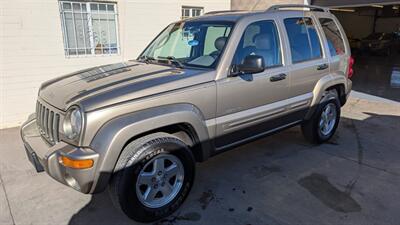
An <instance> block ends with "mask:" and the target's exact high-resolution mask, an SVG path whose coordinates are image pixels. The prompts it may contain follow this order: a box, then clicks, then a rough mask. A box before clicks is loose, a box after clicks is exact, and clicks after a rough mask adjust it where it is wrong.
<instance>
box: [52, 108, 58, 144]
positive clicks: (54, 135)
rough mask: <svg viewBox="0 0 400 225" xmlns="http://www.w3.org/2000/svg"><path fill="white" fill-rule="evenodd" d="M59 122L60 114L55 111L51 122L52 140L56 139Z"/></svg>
mask: <svg viewBox="0 0 400 225" xmlns="http://www.w3.org/2000/svg"><path fill="white" fill-rule="evenodd" d="M59 123H60V115H58V114H57V113H55V116H54V122H53V140H54V141H58V140H59V139H58V127H59Z"/></svg>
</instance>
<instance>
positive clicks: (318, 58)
mask: <svg viewBox="0 0 400 225" xmlns="http://www.w3.org/2000/svg"><path fill="white" fill-rule="evenodd" d="M300 18H302V19H305V18H309V19H311V21H312V22H313V26H314V29H315V32H316V34H317V37H318V40H319V47H320V50H321V56H319V57H315V58H310V59H305V60H299V61H293V55H292V46H291V44H290V38H289V32H288V29H287V27H286V25H285V20H287V19H300ZM315 21H318V19H315V17H313V16H311V15H308V16H292V17H285V18H283V19H282V26H283V27H284V29H285V32H286V38H287V44H288V51H289V52H290V57H289V58H290V62H291V64H293V65H294V64H299V63H304V62H311V61H315V60H320V59H324V58H325V57H326V54H325V45H324V43H323V42H322V40H323V39H322V37H321V34H320V31H319V28H318V25H319V21H318V24H317V23H316V22H315ZM307 37H308V41H309V43H310V49H311V50H312V47H311V39H310V34H309V32H308V29H307Z"/></svg>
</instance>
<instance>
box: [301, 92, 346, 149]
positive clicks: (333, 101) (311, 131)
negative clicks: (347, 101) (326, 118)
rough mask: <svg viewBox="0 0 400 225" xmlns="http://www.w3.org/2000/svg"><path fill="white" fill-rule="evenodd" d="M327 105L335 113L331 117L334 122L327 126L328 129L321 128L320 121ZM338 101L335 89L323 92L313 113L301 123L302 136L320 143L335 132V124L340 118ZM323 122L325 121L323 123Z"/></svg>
mask: <svg viewBox="0 0 400 225" xmlns="http://www.w3.org/2000/svg"><path fill="white" fill-rule="evenodd" d="M327 107H331V110H332V111H333V110H335V112H336V113H335V115H332V116H331V117H332V118H334V123H330V124H332V125H329V126H327V128H330V129H322V128H321V127H320V123H321V120H322V117H323V112H324V110H328V109H327ZM340 107H341V105H340V101H339V98H338V94H337V91H336V90H330V91H327V92H325V93H324V96H323V98H322V100H321V102H320V103H319V105H318V107H317V109H316V110H315V112H314V114H313V115H312V116H311V118H310V119H309V120H306V121H304V122H303V123H302V124H301V130H302V133H303V135H304V137H305V138H306V139H307V140H308V141H309V142H311V143H313V144H321V143H323V142H326V141H328V140H329V139H331V138H332V136H333V135H334V134H335V131H336V129H337V126H338V124H339V120H340ZM324 124H325V123H324Z"/></svg>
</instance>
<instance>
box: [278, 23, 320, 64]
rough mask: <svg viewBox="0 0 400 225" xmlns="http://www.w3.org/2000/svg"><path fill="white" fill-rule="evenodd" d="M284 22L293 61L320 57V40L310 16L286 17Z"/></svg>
mask: <svg viewBox="0 0 400 225" xmlns="http://www.w3.org/2000/svg"><path fill="white" fill-rule="evenodd" d="M284 24H285V28H286V31H287V34H288V37H289V44H290V50H291V53H292V62H293V63H298V62H303V61H308V60H313V59H317V58H322V50H321V42H320V40H319V37H318V33H317V30H316V29H315V25H314V23H313V21H312V19H311V18H308V17H298V18H287V19H285V20H284Z"/></svg>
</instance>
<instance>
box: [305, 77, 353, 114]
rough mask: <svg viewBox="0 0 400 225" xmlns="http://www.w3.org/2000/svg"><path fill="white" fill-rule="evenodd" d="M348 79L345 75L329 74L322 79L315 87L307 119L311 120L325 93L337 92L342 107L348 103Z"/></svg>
mask: <svg viewBox="0 0 400 225" xmlns="http://www.w3.org/2000/svg"><path fill="white" fill-rule="evenodd" d="M346 79H347V78H346V77H345V76H343V75H337V74H329V75H326V76H324V77H322V78H321V79H320V80H319V81H318V82H317V84H316V85H315V87H314V90H313V99H312V101H311V104H310V110H309V112H308V113H307V115H306V119H309V118H310V117H311V116H312V114H313V113H314V111H315V109H316V108H317V107H318V105H319V103H320V102H321V100H322V99H323V97H324V93H325V92H326V91H329V90H336V91H337V94H338V97H339V101H340V104H341V106H343V105H344V104H345V103H346V101H347V95H346V84H347V81H346Z"/></svg>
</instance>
